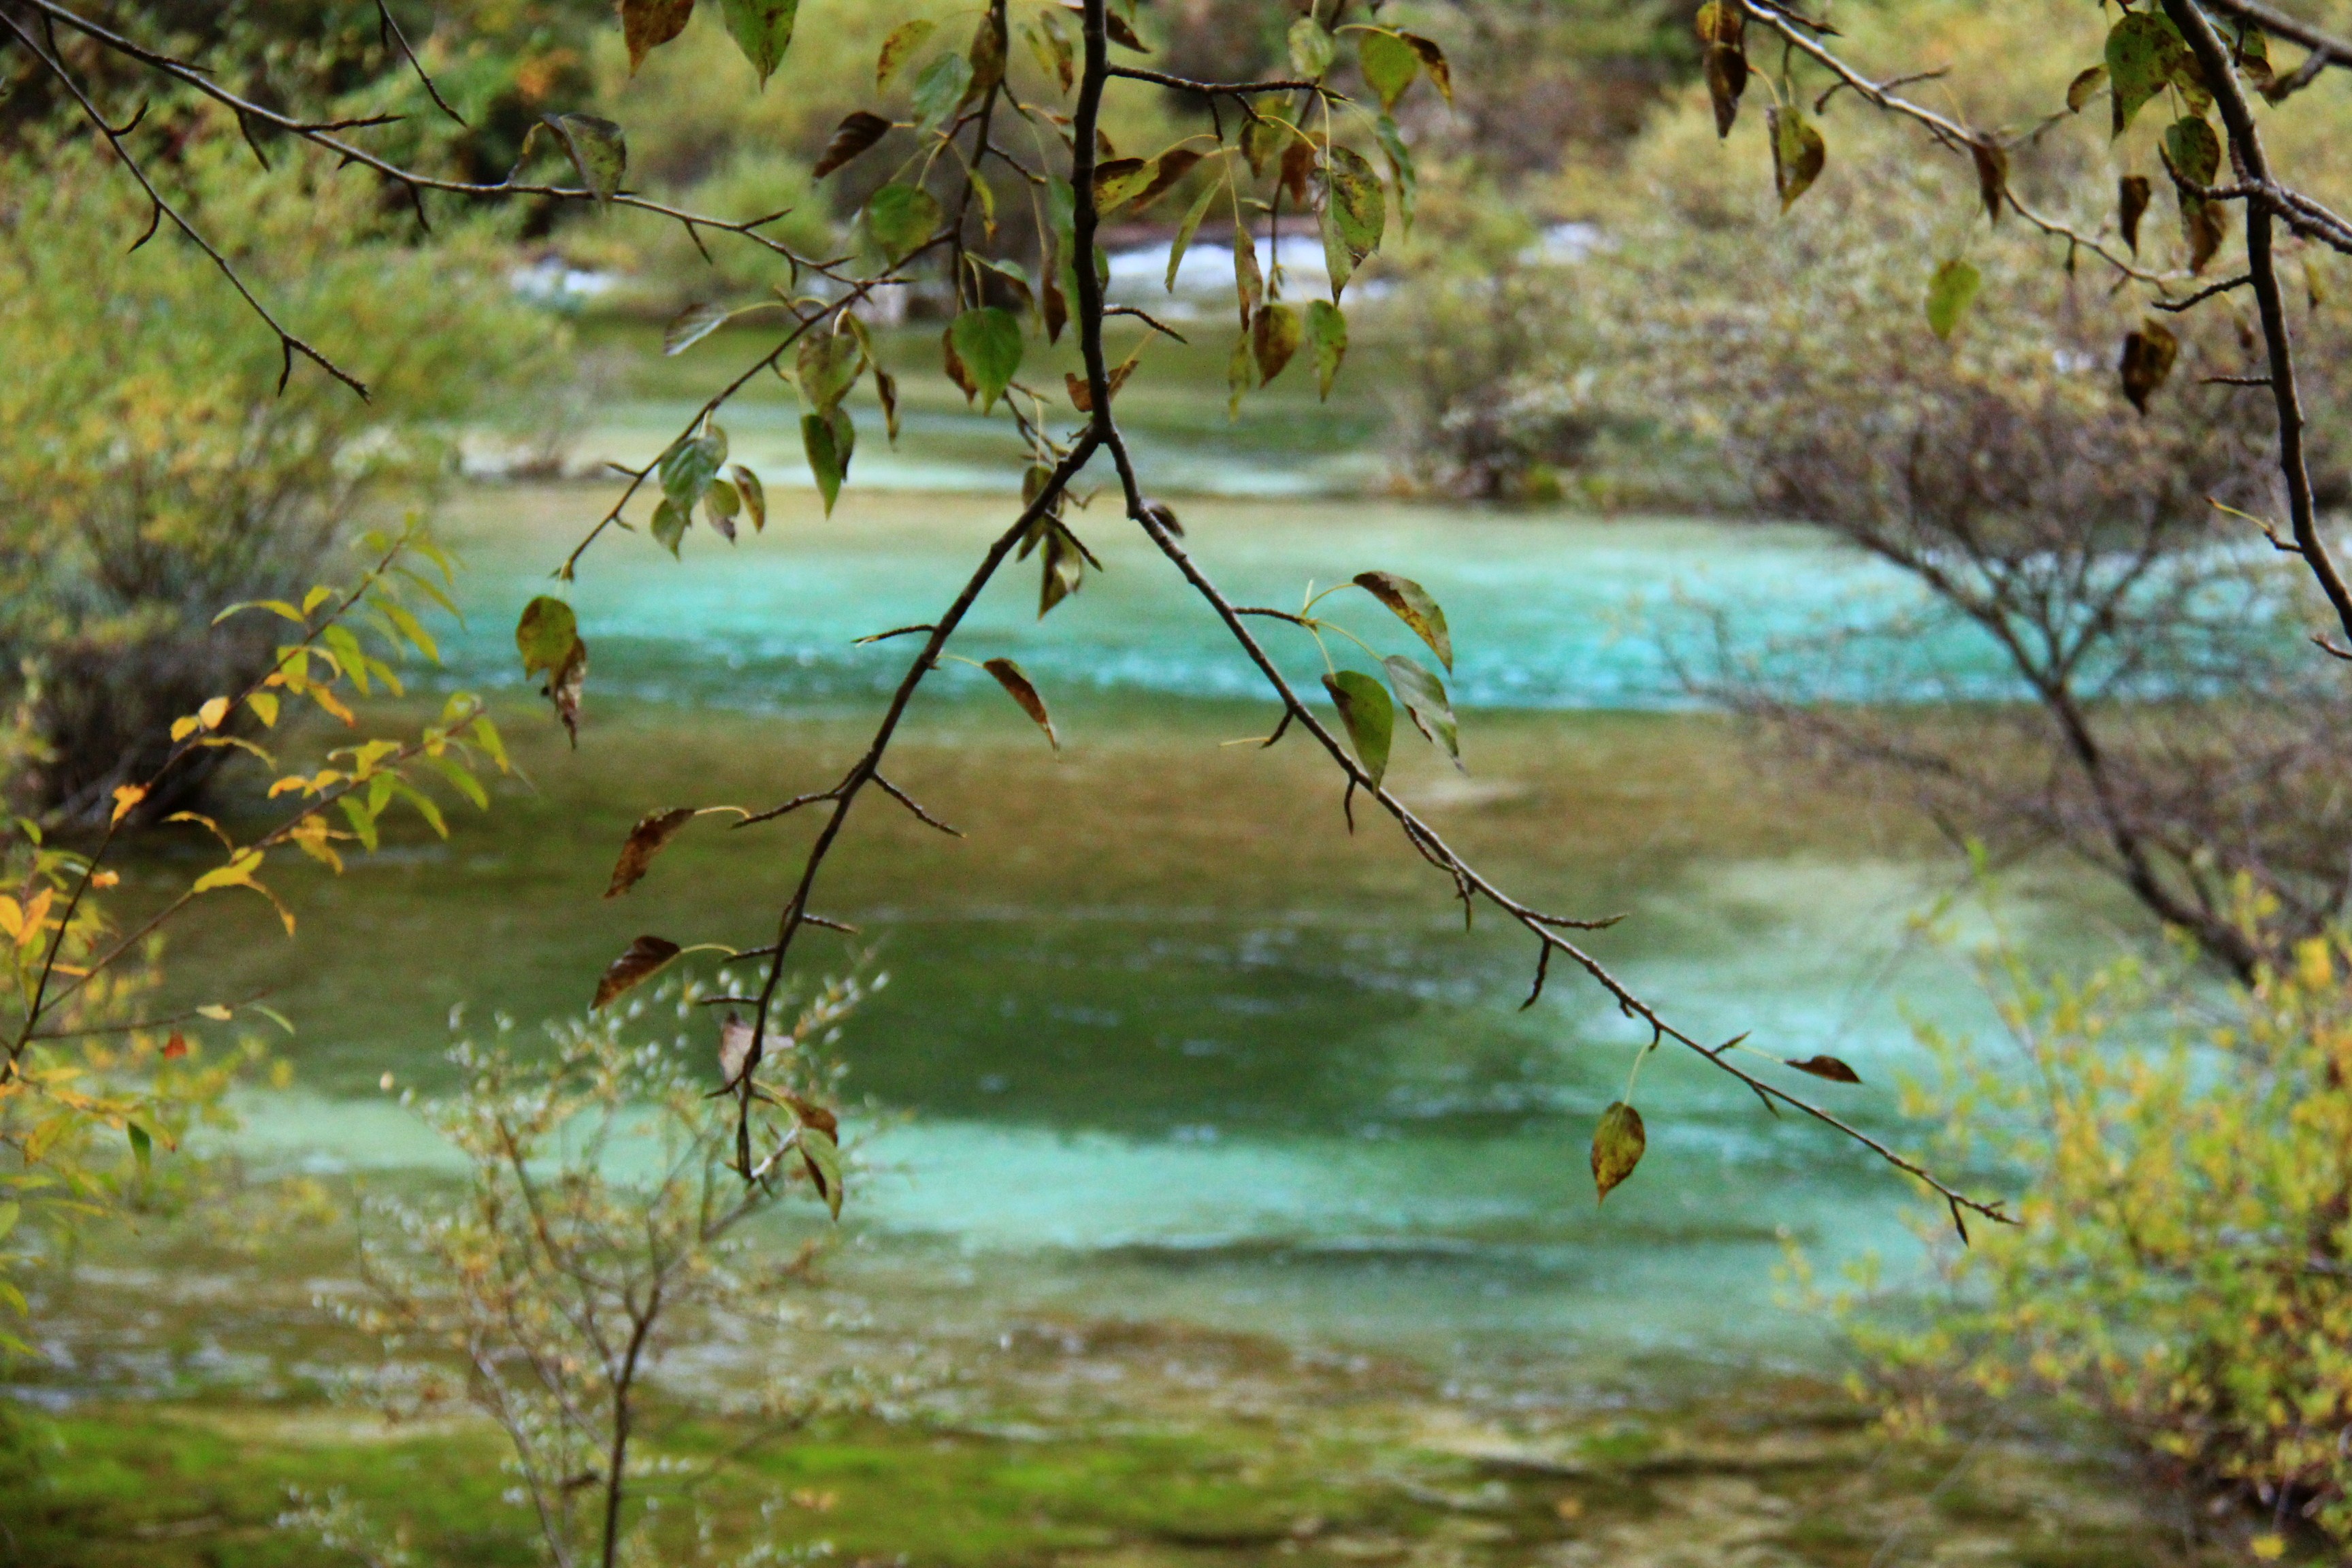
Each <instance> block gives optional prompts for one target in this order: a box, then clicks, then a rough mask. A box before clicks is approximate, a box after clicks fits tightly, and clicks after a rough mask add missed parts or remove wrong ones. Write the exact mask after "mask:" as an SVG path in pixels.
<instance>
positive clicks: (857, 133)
mask: <svg viewBox="0 0 2352 1568" xmlns="http://www.w3.org/2000/svg"><path fill="white" fill-rule="evenodd" d="M889 133H890V122H889V121H887V120H885V119H883V118H882V117H881V116H880V115H878V114H868V113H867V112H866V110H862V109H860V110H856V111H855V112H853V113H851V114H850V115H848V116H847V117H845V119H844V120H843V121H842V122H841V125H840V127H839V129H837V130H835V132H834V133H833V140H832V141H830V142H826V143H825V146H824V153H823V155H822V156H820V157H819V158H818V159H817V161H816V167H815V168H814V169H811V170H810V171H809V174H810V175H811V177H812V178H814V179H819V180H822V179H824V177H825V176H826V175H827V174H832V173H833V172H834V171H835V169H838V168H840V167H841V166H842V165H843V164H845V163H848V162H850V160H852V159H854V158H856V157H857V156H858V155H859V154H860V153H864V152H866V149H868V148H870V147H872V146H873V145H874V143H876V142H879V141H881V140H882V138H883V137H885V136H887V135H888V134H889Z"/></svg>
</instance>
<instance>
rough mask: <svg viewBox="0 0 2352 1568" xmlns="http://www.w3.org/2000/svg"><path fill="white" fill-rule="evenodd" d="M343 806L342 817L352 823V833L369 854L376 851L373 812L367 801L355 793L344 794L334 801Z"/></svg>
mask: <svg viewBox="0 0 2352 1568" xmlns="http://www.w3.org/2000/svg"><path fill="white" fill-rule="evenodd" d="M336 804H337V805H341V807H342V808H343V819H344V820H345V821H347V822H349V823H350V824H351V825H352V835H353V836H354V837H357V838H358V839H359V841H360V845H361V847H362V848H364V849H365V850H366V851H367V852H368V853H369V854H371V855H373V854H374V853H375V851H376V831H375V813H374V811H373V810H372V809H370V807H369V805H368V804H367V802H365V801H363V800H362V799H361V798H360V797H359V796H358V795H344V796H343V797H342V798H341V800H340V801H338V802H337V803H336Z"/></svg>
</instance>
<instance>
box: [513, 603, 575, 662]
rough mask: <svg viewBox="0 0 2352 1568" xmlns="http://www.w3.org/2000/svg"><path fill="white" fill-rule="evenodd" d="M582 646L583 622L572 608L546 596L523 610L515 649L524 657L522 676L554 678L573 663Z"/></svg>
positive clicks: (518, 625) (516, 627)
mask: <svg viewBox="0 0 2352 1568" xmlns="http://www.w3.org/2000/svg"><path fill="white" fill-rule="evenodd" d="M579 646H580V622H579V619H578V617H577V616H574V615H573V614H572V606H571V605H567V604H565V603H564V602H563V601H562V600H561V599H551V598H549V597H548V596H547V595H544V594H542V595H540V596H539V597H538V598H536V599H533V600H532V601H531V602H530V604H528V605H524V606H523V611H522V619H521V620H520V621H517V622H516V623H515V648H516V650H517V651H518V652H520V654H521V655H522V672H523V674H524V676H526V677H530V676H533V675H538V674H541V673H545V674H548V675H552V674H554V673H555V672H556V671H557V670H560V669H562V668H563V667H564V666H565V665H566V664H569V663H570V662H571V661H572V651H573V650H574V649H576V648H577V647H579Z"/></svg>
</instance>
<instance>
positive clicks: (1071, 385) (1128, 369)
mask: <svg viewBox="0 0 2352 1568" xmlns="http://www.w3.org/2000/svg"><path fill="white" fill-rule="evenodd" d="M1132 374H1135V362H1134V361H1133V360H1131V359H1130V360H1126V361H1123V362H1121V363H1118V364H1115V365H1113V366H1111V367H1110V395H1112V396H1113V397H1117V396H1118V389H1119V388H1120V387H1122V386H1125V385H1126V384H1127V378H1128V377H1129V376H1130V375H1132ZM1062 385H1063V386H1064V388H1066V390H1067V391H1068V393H1069V395H1070V404H1071V406H1073V407H1075V408H1076V410H1077V411H1078V412H1079V413H1081V414H1092V413H1093V412H1094V411H1095V389H1094V388H1093V387H1092V386H1091V385H1089V384H1087V379H1086V377H1084V376H1081V375H1073V374H1071V373H1069V372H1068V371H1064V372H1063V373H1062Z"/></svg>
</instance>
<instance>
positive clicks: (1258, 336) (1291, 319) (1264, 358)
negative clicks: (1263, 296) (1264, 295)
mask: <svg viewBox="0 0 2352 1568" xmlns="http://www.w3.org/2000/svg"><path fill="white" fill-rule="evenodd" d="M1305 336H1306V329H1305V328H1304V327H1303V326H1301V325H1300V324H1299V321H1298V312H1297V311H1296V310H1292V309H1291V308H1290V307H1289V306H1287V305H1284V304H1280V303H1276V304H1272V305H1260V306H1259V307H1258V308H1257V314H1256V315H1255V317H1253V318H1252V319H1251V321H1250V353H1251V355H1252V357H1254V358H1255V360H1256V361H1257V384H1259V385H1260V386H1264V385H1265V384H1267V383H1268V382H1271V381H1272V380H1273V379H1274V378H1275V377H1276V376H1277V375H1280V374H1282V370H1283V367H1284V366H1285V365H1286V364H1288V363H1290V356H1291V355H1293V354H1295V353H1297V352H1298V345H1299V342H1301V341H1302V340H1303V339H1304V338H1305Z"/></svg>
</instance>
